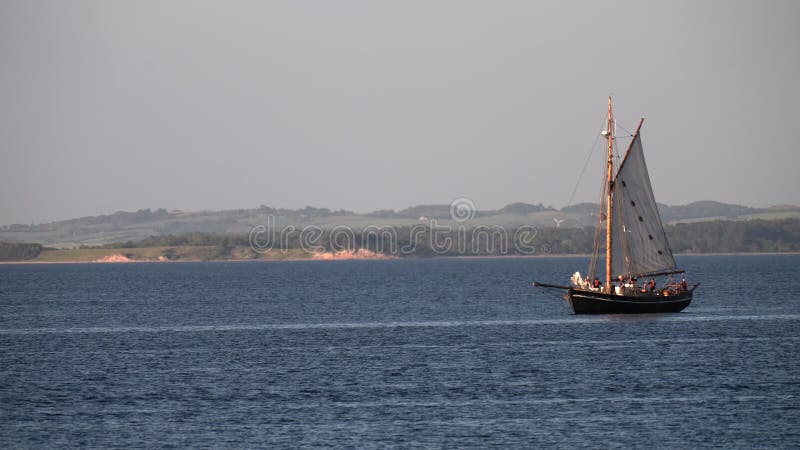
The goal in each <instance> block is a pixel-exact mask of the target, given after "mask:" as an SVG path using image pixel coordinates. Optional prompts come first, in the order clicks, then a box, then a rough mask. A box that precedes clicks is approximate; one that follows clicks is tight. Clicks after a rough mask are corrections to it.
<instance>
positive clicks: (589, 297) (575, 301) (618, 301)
mask: <svg viewBox="0 0 800 450" xmlns="http://www.w3.org/2000/svg"><path fill="white" fill-rule="evenodd" d="M693 292H694V288H692V289H690V290H688V291H685V292H680V293H677V294H673V295H668V296H663V295H636V296H626V295H616V294H604V293H601V292H593V291H584V290H580V289H569V291H568V292H567V295H566V296H565V297H566V300H567V301H568V302H569V304H570V305H571V306H572V310H573V311H574V312H575V314H658V313H675V312H679V311H681V310H682V309H683V308H686V307H687V306H689V303H691V302H692V293H693Z"/></svg>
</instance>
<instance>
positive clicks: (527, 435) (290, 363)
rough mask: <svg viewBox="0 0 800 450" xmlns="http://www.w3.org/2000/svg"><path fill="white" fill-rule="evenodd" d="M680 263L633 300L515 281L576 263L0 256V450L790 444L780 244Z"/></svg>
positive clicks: (551, 277) (798, 354) (796, 298)
mask: <svg viewBox="0 0 800 450" xmlns="http://www.w3.org/2000/svg"><path fill="white" fill-rule="evenodd" d="M679 263H681V265H682V266H684V267H685V268H686V269H687V270H688V273H689V274H690V281H700V282H702V286H701V287H700V288H699V289H698V290H697V291H696V295H695V300H694V301H693V303H692V304H691V305H690V306H689V307H688V308H687V309H686V310H684V311H683V312H681V313H678V314H668V315H648V316H575V315H572V314H571V311H570V310H569V308H568V306H567V305H566V303H565V302H564V301H563V300H562V299H561V298H560V297H559V294H557V293H553V292H547V291H542V290H538V289H536V288H533V287H532V286H531V285H530V283H531V281H533V280H534V279H536V280H543V281H551V282H565V281H566V280H567V279H568V277H569V276H570V275H571V274H572V273H573V272H574V271H575V270H581V269H584V268H585V266H586V264H587V262H586V259H585V258H519V259H433V260H392V261H323V262H312V261H308V262H300V261H298V262H248V263H234V262H230V263H180V264H178V263H175V264H172V263H153V264H149V263H141V264H53V265H0V447H3V448H53V447H59V448H60V447H95V448H98V447H101V448H108V447H117V448H120V447H121V448H135V447H148V448H151V447H191V448H255V447H320V446H325V447H329V446H330V447H359V448H372V447H403V448H406V447H449V448H466V447H478V448H486V447H516V448H519V447H538V446H545V445H547V446H562V447H575V446H587V447H609V446H625V447H654V446H655V447H680V448H693V447H712V446H718V447H725V448H732V447H759V448H764V447H779V448H786V447H797V446H798V445H800V376H798V371H799V370H800V351H798V349H799V348H800V346H798V344H800V283H798V281H797V280H798V277H797V270H798V268H800V256H798V255H774V256H766V255H753V256H692V257H689V256H686V257H681V258H679Z"/></svg>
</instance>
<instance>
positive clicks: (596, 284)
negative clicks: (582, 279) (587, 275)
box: [592, 277, 603, 289]
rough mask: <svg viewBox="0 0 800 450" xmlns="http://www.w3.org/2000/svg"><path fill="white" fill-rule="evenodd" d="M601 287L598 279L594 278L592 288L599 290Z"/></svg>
mask: <svg viewBox="0 0 800 450" xmlns="http://www.w3.org/2000/svg"><path fill="white" fill-rule="evenodd" d="M602 286H603V283H601V282H600V279H599V278H597V277H594V283H592V287H593V288H595V289H600V287H602Z"/></svg>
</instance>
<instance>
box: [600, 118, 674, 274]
mask: <svg viewBox="0 0 800 450" xmlns="http://www.w3.org/2000/svg"><path fill="white" fill-rule="evenodd" d="M611 215H612V218H611V219H612V220H611V223H612V230H611V233H612V239H611V243H612V249H611V250H612V259H611V263H612V278H616V277H617V276H619V275H622V276H624V277H627V276H630V275H634V276H635V275H643V274H649V273H656V272H662V271H670V270H674V269H675V258H674V257H673V256H672V250H671V249H670V248H669V243H668V242H667V236H666V234H665V233H664V226H663V224H662V223H661V217H660V216H659V214H658V206H657V205H656V200H655V197H654V196H653V188H652V186H651V185H650V176H649V175H648V172H647V164H645V160H644V153H643V151H642V139H641V135H640V134H637V135H636V136H635V137H634V140H633V142H632V143H631V145H630V148H629V149H628V153H627V154H626V155H625V159H623V161H622V164H621V165H620V168H619V171H618V172H617V176H616V178H615V180H614V184H613V187H612V204H611Z"/></svg>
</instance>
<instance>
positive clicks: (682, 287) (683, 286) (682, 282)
mask: <svg viewBox="0 0 800 450" xmlns="http://www.w3.org/2000/svg"><path fill="white" fill-rule="evenodd" d="M687 289H688V288H687V287H686V278H681V292H684V291H686V290H687Z"/></svg>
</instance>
